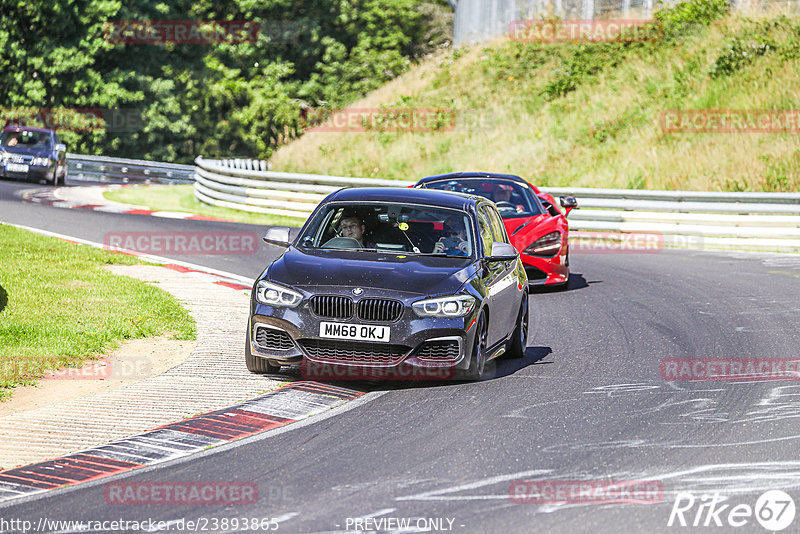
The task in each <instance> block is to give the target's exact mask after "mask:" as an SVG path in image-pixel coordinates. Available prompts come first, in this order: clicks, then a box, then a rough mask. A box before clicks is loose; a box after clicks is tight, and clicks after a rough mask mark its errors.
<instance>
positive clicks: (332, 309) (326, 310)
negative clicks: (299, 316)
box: [311, 295, 353, 319]
mask: <svg viewBox="0 0 800 534" xmlns="http://www.w3.org/2000/svg"><path fill="white" fill-rule="evenodd" d="M311 311H313V312H314V315H316V316H317V317H325V318H328V319H349V318H351V317H352V316H353V301H352V300H350V298H348V297H338V296H334V295H330V296H329V295H318V296H316V297H311Z"/></svg>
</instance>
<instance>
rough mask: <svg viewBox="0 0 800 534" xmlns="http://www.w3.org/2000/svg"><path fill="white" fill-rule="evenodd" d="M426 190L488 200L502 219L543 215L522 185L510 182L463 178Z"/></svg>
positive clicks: (434, 185) (444, 182)
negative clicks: (493, 204) (464, 194)
mask: <svg viewBox="0 0 800 534" xmlns="http://www.w3.org/2000/svg"><path fill="white" fill-rule="evenodd" d="M425 188H426V189H439V190H442V191H456V192H458V193H467V194H470V195H478V196H481V197H484V198H488V199H489V200H491V201H492V202H494V203H495V204H496V205H497V211H498V212H500V216H501V217H503V218H504V219H508V218H512V217H531V216H533V215H540V214H542V213H544V211H543V210H542V208H541V206H540V205H539V203H538V202H536V200H535V199H534V198H533V194H532V193H531V192H530V191H529V190H528V189H527V188H526V187H525V186H523V185H522V184H518V183H514V182H512V181H510V180H492V179H490V178H488V179H487V178H465V179H459V180H442V181H440V182H432V183H427V184H425Z"/></svg>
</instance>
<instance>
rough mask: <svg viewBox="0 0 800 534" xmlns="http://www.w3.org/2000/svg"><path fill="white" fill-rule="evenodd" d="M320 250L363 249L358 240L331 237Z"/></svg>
mask: <svg viewBox="0 0 800 534" xmlns="http://www.w3.org/2000/svg"><path fill="white" fill-rule="evenodd" d="M322 248H364V247H363V246H362V245H361V243H359V242H358V239H354V238H352V237H332V238H331V239H328V240H327V241H326V242H325V244H324V245H322Z"/></svg>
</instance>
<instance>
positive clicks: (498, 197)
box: [494, 184, 525, 213]
mask: <svg viewBox="0 0 800 534" xmlns="http://www.w3.org/2000/svg"><path fill="white" fill-rule="evenodd" d="M511 192H512V189H511V186H510V185H506V184H500V185H498V186H497V189H495V191H494V203H495V204H499V203H500V202H506V203H508V204H511V205H512V206H514V210H515V211H516V212H517V213H522V212H523V211H525V207H524V206H522V205H521V204H514V203H513V202H512V201H511Z"/></svg>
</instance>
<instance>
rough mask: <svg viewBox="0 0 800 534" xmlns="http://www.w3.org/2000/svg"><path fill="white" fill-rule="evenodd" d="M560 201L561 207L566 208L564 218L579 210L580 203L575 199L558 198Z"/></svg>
mask: <svg viewBox="0 0 800 534" xmlns="http://www.w3.org/2000/svg"><path fill="white" fill-rule="evenodd" d="M558 200H559V201H561V207H562V208H564V211H565V213H564V217H566V216H567V215H569V212H570V211H572V210H574V209H578V201H577V200H575V197H566V196H565V197H558Z"/></svg>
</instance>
